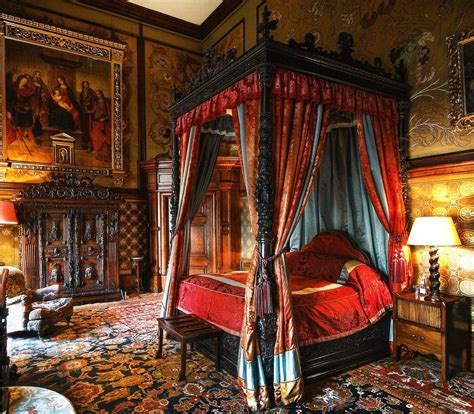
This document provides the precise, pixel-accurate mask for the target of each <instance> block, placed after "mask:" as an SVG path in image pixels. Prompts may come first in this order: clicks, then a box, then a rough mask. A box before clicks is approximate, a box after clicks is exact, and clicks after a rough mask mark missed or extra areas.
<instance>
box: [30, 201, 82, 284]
mask: <svg viewBox="0 0 474 414" xmlns="http://www.w3.org/2000/svg"><path fill="white" fill-rule="evenodd" d="M38 238H39V263H40V285H41V286H48V285H52V284H57V283H59V284H62V285H63V286H70V284H71V266H70V263H71V256H72V248H73V247H72V246H73V244H72V240H71V214H70V212H69V211H67V210H57V211H48V210H46V211H41V212H40V214H39V232H38Z"/></svg>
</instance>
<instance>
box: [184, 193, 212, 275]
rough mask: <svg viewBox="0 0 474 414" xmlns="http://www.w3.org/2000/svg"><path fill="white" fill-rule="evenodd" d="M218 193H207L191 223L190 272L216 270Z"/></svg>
mask: <svg viewBox="0 0 474 414" xmlns="http://www.w3.org/2000/svg"><path fill="white" fill-rule="evenodd" d="M216 211H217V209H216V195H215V193H206V196H205V198H204V200H203V202H202V204H201V205H200V206H199V209H198V211H197V213H196V215H195V216H194V218H193V221H192V223H191V257H190V266H189V272H190V273H191V274H195V273H210V272H216V270H217V264H216V247H217V237H216V229H217V225H216Z"/></svg>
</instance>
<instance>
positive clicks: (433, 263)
mask: <svg viewBox="0 0 474 414" xmlns="http://www.w3.org/2000/svg"><path fill="white" fill-rule="evenodd" d="M438 259H439V256H438V249H437V248H435V247H434V246H431V247H430V294H429V295H427V296H425V300H429V301H431V302H442V301H443V300H444V298H443V295H442V294H441V292H440V290H439V288H440V286H441V283H440V282H439V272H438V270H439V264H438Z"/></svg>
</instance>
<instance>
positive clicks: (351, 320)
mask: <svg viewBox="0 0 474 414" xmlns="http://www.w3.org/2000/svg"><path fill="white" fill-rule="evenodd" d="M321 260H323V261H332V260H333V259H332V258H331V257H330V256H326V257H321ZM339 263H342V261H340V262H339ZM321 264H322V263H320V265H321ZM329 267H331V266H326V268H329ZM294 270H295V269H291V274H290V288H291V290H292V292H293V293H295V292H296V293H297V292H298V291H302V290H303V289H308V288H309V289H315V290H316V291H314V292H310V293H306V294H293V296H292V301H293V311H294V318H295V319H294V321H295V326H296V330H297V335H298V338H299V345H300V346H302V345H309V344H313V343H318V342H324V341H329V340H333V339H337V338H341V337H344V336H348V335H351V334H353V333H355V332H358V331H360V330H362V329H364V328H366V327H367V326H368V325H369V324H371V323H374V322H376V321H377V320H379V319H380V318H381V317H382V316H383V315H384V314H385V313H386V311H388V310H389V309H391V307H392V297H391V294H390V292H389V290H388V288H387V286H386V285H385V283H384V282H383V281H382V280H381V278H380V276H379V275H378V273H377V272H376V271H375V270H374V269H372V268H370V267H369V266H367V265H360V266H357V267H355V268H354V269H353V270H352V271H351V272H350V273H349V280H348V282H347V283H346V285H337V286H338V287H334V285H333V282H331V281H327V280H325V279H323V278H322V277H312V278H308V277H306V276H303V275H299V274H296V273H294ZM340 271H341V267H339V268H338V272H336V273H338V274H339V273H340ZM221 276H222V279H221V280H216V279H215V278H208V277H206V276H204V275H191V276H188V277H187V278H185V279H184V280H182V281H181V283H180V287H179V294H178V305H177V307H178V309H180V310H182V311H183V312H186V313H194V314H195V315H197V316H199V317H200V318H203V319H205V320H207V321H209V322H211V323H213V324H215V325H217V326H219V327H221V328H222V329H223V330H224V331H226V332H228V333H231V334H233V335H240V334H241V332H242V322H243V320H242V314H243V311H244V301H245V297H244V295H245V289H244V287H243V286H244V284H245V275H243V274H238V275H229V274H223V275H221ZM226 279H227V280H228V279H233V280H237V281H239V282H240V283H241V284H242V286H232V285H230V284H229V283H228V282H226ZM328 288H329V289H328ZM324 289H328V290H324ZM222 309H225V310H226V312H222Z"/></svg>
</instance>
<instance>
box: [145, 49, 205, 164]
mask: <svg viewBox="0 0 474 414" xmlns="http://www.w3.org/2000/svg"><path fill="white" fill-rule="evenodd" d="M200 65H201V57H200V55H197V54H194V53H189V52H186V51H183V50H181V49H176V48H173V47H169V46H164V45H161V44H159V43H155V42H151V41H147V42H146V43H145V70H146V80H145V82H146V91H147V96H146V131H147V133H146V136H147V159H150V158H153V157H159V158H171V121H170V116H169V112H168V106H169V105H170V104H171V100H172V99H171V97H172V87H173V84H176V85H178V86H181V85H184V86H185V87H187V85H188V83H189V79H191V78H193V75H194V73H195V71H196V70H197V69H198V67H200Z"/></svg>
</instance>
